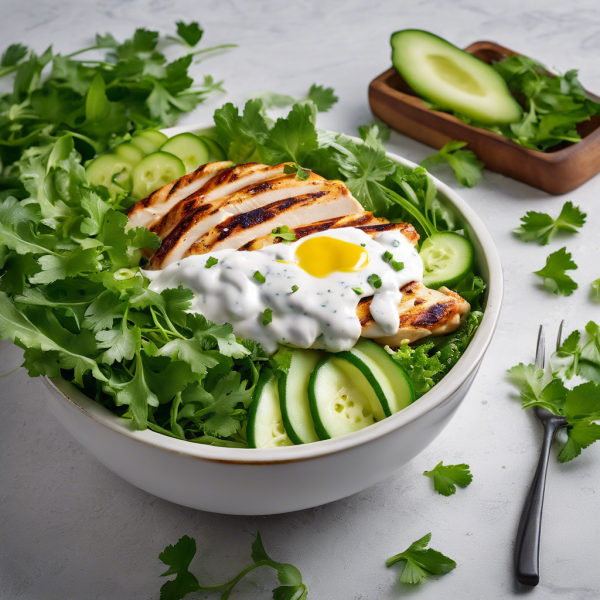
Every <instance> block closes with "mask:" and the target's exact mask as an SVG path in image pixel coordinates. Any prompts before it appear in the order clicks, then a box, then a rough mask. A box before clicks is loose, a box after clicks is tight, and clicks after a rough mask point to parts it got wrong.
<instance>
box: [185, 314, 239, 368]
mask: <svg viewBox="0 0 600 600" xmlns="http://www.w3.org/2000/svg"><path fill="white" fill-rule="evenodd" d="M187 328H188V329H190V330H191V331H192V334H193V336H194V337H195V338H196V339H198V340H200V341H201V342H202V343H203V344H204V345H205V347H206V349H207V350H210V349H211V348H214V347H215V346H217V347H218V349H219V352H220V353H221V354H223V355H224V356H231V357H233V358H243V357H245V356H247V355H248V354H249V351H248V350H247V349H246V348H244V346H242V345H241V344H239V343H238V342H237V341H236V339H235V335H233V327H232V326H231V325H230V324H229V323H225V324H223V325H216V324H215V323H212V322H211V321H209V320H207V319H206V318H205V317H204V316H203V315H200V314H198V313H195V314H190V315H188V318H187Z"/></svg>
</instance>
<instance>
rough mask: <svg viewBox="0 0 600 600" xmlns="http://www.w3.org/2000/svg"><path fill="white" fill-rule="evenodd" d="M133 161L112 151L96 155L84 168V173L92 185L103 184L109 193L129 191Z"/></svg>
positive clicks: (113, 194) (114, 194)
mask: <svg viewBox="0 0 600 600" xmlns="http://www.w3.org/2000/svg"><path fill="white" fill-rule="evenodd" d="M133 169H134V165H133V163H131V162H130V161H128V160H126V159H125V158H123V157H122V156H119V155H117V154H115V153H113V152H107V153H106V154H101V155H100V156H97V157H96V158H95V159H94V160H93V161H92V162H90V164H89V165H88V166H87V167H86V168H85V174H86V177H87V179H88V181H89V182H90V183H91V184H92V185H103V186H104V187H105V188H107V189H108V191H109V193H110V195H111V196H112V197H115V196H116V195H117V194H118V193H122V192H124V191H130V190H131V187H132V179H131V173H132V171H133Z"/></svg>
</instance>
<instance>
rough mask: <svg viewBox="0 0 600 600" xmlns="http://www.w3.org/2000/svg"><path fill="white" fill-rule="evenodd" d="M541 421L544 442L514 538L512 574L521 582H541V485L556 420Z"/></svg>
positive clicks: (543, 481)
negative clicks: (513, 570)
mask: <svg viewBox="0 0 600 600" xmlns="http://www.w3.org/2000/svg"><path fill="white" fill-rule="evenodd" d="M543 425H544V442H543V444H542V451H541V453H540V460H539V462H538V466H537V469H536V471H535V475H534V477H533V482H532V483H531V489H530V490H529V494H528V495H527V500H525V506H524V507H523V513H522V514H521V521H520V523H519V529H518V530H517V538H516V540H515V575H516V577H517V581H519V583H522V584H523V585H528V586H535V585H537V584H538V583H539V582H540V531H541V528H542V509H543V506H544V488H545V486H546V471H547V470H548V460H549V458H550V447H551V445H552V440H553V439H554V434H555V433H556V430H557V429H558V428H559V427H560V424H559V423H556V422H554V421H553V420H550V421H546V422H544V423H543Z"/></svg>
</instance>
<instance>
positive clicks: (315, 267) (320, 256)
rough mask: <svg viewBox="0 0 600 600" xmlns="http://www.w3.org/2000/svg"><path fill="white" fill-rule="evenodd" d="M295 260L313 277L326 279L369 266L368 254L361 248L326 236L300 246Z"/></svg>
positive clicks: (312, 239)
mask: <svg viewBox="0 0 600 600" xmlns="http://www.w3.org/2000/svg"><path fill="white" fill-rule="evenodd" d="M296 258H297V260H298V266H299V267H300V268H301V269H303V270H304V271H306V272H307V273H308V274H309V275H312V276H313V277H327V276H328V275H331V273H335V272H336V271H342V272H343V273H352V272H353V271H360V269H364V268H365V267H366V266H367V265H368V264H369V254H368V252H367V251H366V250H365V249H364V248H362V247H361V246H357V245H356V244H351V243H350V242H345V241H343V240H338V239H336V238H331V237H326V236H319V237H315V238H311V239H310V240H306V241H305V242H304V243H302V244H300V246H299V247H298V249H297V250H296Z"/></svg>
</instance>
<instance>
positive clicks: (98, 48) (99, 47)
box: [63, 46, 102, 58]
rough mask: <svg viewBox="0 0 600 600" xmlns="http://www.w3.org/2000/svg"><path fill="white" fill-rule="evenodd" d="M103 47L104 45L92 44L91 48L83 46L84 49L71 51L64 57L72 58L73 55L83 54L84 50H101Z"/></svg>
mask: <svg viewBox="0 0 600 600" xmlns="http://www.w3.org/2000/svg"><path fill="white" fill-rule="evenodd" d="M101 48H102V46H90V47H89V48H83V49H82V50H77V51H76V52H71V54H65V55H64V57H63V58H72V57H73V56H77V55H79V54H83V53H84V52H89V51H90V50H100V49H101Z"/></svg>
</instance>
